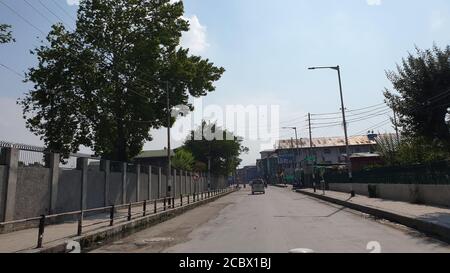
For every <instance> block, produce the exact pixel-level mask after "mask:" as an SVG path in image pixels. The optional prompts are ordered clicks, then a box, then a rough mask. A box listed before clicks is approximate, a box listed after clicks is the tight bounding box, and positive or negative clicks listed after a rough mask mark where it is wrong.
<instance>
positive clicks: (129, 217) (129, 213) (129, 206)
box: [127, 203, 131, 221]
mask: <svg viewBox="0 0 450 273" xmlns="http://www.w3.org/2000/svg"><path fill="white" fill-rule="evenodd" d="M127 219H128V221H131V203H130V204H128V218H127Z"/></svg>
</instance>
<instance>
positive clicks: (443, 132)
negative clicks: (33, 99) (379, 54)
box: [384, 46, 450, 151]
mask: <svg viewBox="0 0 450 273" xmlns="http://www.w3.org/2000/svg"><path fill="white" fill-rule="evenodd" d="M449 58H450V46H448V47H446V48H445V49H440V48H438V47H437V46H434V47H433V48H432V49H429V50H421V49H418V48H416V53H415V54H412V53H410V54H409V55H408V57H406V58H404V59H403V61H402V63H401V64H398V65H397V70H396V71H388V72H387V76H388V78H389V80H390V81H391V82H392V84H393V87H394V89H395V91H396V92H394V91H391V90H387V89H386V90H385V92H384V95H385V97H386V101H387V102H388V103H389V104H390V106H391V107H392V108H393V109H395V110H396V111H397V113H398V114H399V118H400V121H399V125H400V126H401V127H402V130H403V134H404V135H405V136H406V137H420V138H423V139H422V140H423V141H426V142H428V143H431V142H436V141H438V142H440V143H442V144H443V145H444V147H443V148H444V149H446V150H447V151H450V131H449V130H448V127H447V126H446V124H445V114H446V109H447V108H448V107H450V59H449Z"/></svg>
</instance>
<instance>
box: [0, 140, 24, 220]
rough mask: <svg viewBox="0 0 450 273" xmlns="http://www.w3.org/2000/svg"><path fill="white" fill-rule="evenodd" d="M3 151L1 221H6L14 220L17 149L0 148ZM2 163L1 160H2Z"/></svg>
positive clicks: (17, 162)
mask: <svg viewBox="0 0 450 273" xmlns="http://www.w3.org/2000/svg"><path fill="white" fill-rule="evenodd" d="M2 149H3V151H5V154H4V156H3V160H2V161H4V163H5V165H6V172H7V175H6V180H5V183H4V184H3V189H6V190H4V191H3V192H4V196H0V199H1V200H4V202H0V208H1V211H0V212H1V213H2V214H1V215H0V216H2V217H0V220H1V222H8V221H12V220H14V214H15V207H16V188H17V171H18V168H19V153H20V151H19V149H16V148H2ZM2 163H3V162H2Z"/></svg>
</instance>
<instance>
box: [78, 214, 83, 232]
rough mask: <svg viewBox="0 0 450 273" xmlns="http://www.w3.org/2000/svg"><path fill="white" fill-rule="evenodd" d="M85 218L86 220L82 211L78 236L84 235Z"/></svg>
mask: <svg viewBox="0 0 450 273" xmlns="http://www.w3.org/2000/svg"><path fill="white" fill-rule="evenodd" d="M83 218H84V212H83V211H81V213H80V218H78V231H77V235H78V236H81V234H83Z"/></svg>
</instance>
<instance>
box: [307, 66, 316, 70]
mask: <svg viewBox="0 0 450 273" xmlns="http://www.w3.org/2000/svg"><path fill="white" fill-rule="evenodd" d="M308 69H309V70H316V68H315V67H308Z"/></svg>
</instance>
